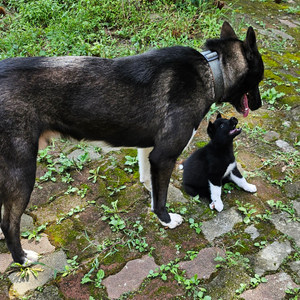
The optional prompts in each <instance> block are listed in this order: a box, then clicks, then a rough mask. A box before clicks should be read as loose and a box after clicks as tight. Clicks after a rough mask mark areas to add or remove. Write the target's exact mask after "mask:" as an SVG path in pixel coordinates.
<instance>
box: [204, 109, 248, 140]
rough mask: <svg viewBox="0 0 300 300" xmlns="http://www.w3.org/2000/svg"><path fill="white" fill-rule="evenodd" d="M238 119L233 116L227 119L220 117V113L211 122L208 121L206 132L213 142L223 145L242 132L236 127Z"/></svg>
mask: <svg viewBox="0 0 300 300" xmlns="http://www.w3.org/2000/svg"><path fill="white" fill-rule="evenodd" d="M237 124H238V120H237V119H236V118H234V117H232V118H230V119H229V120H228V119H224V118H222V116H221V114H218V115H217V119H216V120H215V121H214V122H213V123H212V122H209V124H208V127H207V133H208V135H209V137H210V139H211V140H212V141H213V142H217V143H218V144H220V145H225V144H228V143H230V142H232V140H233V139H234V138H235V137H236V136H237V135H239V134H240V133H241V132H242V129H241V128H236V125H237Z"/></svg>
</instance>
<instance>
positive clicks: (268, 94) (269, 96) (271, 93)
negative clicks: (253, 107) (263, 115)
mask: <svg viewBox="0 0 300 300" xmlns="http://www.w3.org/2000/svg"><path fill="white" fill-rule="evenodd" d="M283 96H285V93H280V92H278V91H276V89H275V88H274V87H273V88H271V89H268V90H266V91H264V92H263V93H262V94H261V98H262V99H263V100H266V102H267V103H268V104H270V105H274V104H275V103H276V101H277V99H279V98H281V97H283ZM269 109H271V110H274V107H273V106H269Z"/></svg>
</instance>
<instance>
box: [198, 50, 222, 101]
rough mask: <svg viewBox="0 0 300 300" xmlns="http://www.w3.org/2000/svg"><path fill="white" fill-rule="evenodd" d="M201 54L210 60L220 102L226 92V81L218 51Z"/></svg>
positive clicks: (216, 94)
mask: <svg viewBox="0 0 300 300" xmlns="http://www.w3.org/2000/svg"><path fill="white" fill-rule="evenodd" d="M201 54H202V55H203V56H204V57H205V59H206V60H207V61H208V63H209V66H210V68H211V70H212V73H213V77H214V83H215V84H214V87H215V101H216V102H218V101H219V100H220V99H221V97H222V95H223V93H224V81H223V75H222V71H221V68H220V62H219V55H218V53H217V52H211V51H210V50H208V51H203V52H201Z"/></svg>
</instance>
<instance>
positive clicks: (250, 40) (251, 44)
mask: <svg viewBox="0 0 300 300" xmlns="http://www.w3.org/2000/svg"><path fill="white" fill-rule="evenodd" d="M244 45H245V47H246V49H247V50H248V51H250V52H252V53H253V52H258V49H257V44H256V37H255V32H254V30H253V28H252V27H251V26H250V27H249V28H248V30H247V35H246V39H245V42H244Z"/></svg>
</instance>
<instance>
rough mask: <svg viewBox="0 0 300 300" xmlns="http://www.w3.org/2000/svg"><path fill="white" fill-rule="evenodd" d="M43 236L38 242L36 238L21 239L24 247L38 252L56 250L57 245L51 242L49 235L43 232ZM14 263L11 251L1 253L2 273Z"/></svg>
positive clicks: (0, 266) (0, 264) (47, 252)
mask: <svg viewBox="0 0 300 300" xmlns="http://www.w3.org/2000/svg"><path fill="white" fill-rule="evenodd" d="M41 236H42V237H41V239H40V240H39V241H38V242H37V241H35V240H34V239H31V240H27V239H21V245H22V248H23V249H25V250H31V251H34V252H37V253H38V254H49V253H52V252H54V251H55V247H54V246H52V245H51V244H50V242H49V240H48V237H47V235H46V234H44V233H42V234H41ZM12 263H13V259H12V256H11V254H10V253H9V254H8V253H4V254H0V273H4V272H5V270H6V269H7V268H8V267H9V266H10V265H11V264H12Z"/></svg>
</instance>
